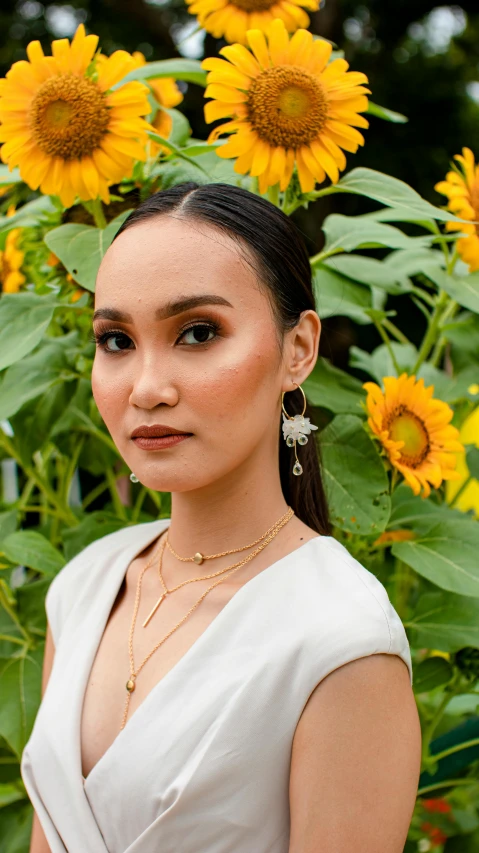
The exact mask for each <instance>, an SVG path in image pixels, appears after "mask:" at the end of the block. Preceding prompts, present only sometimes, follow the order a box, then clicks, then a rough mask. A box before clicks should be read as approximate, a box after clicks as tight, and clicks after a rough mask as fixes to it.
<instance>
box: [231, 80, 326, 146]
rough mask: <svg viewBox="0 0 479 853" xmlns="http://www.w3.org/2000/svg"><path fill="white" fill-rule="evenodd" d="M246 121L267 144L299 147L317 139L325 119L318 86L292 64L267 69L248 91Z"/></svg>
mask: <svg viewBox="0 0 479 853" xmlns="http://www.w3.org/2000/svg"><path fill="white" fill-rule="evenodd" d="M247 107H248V114H249V120H250V122H251V124H252V126H253V128H254V130H255V131H256V133H257V134H258V136H259V137H260V138H261V139H263V140H264V141H265V142H268V143H269V144H270V145H273V146H279V145H282V146H284V147H285V148H298V147H299V146H301V145H309V143H311V142H313V140H314V139H316V138H317V136H318V134H319V133H320V132H321V130H322V129H323V127H324V125H325V122H326V120H327V117H328V101H327V99H326V95H325V92H324V90H323V87H322V86H321V83H320V82H319V81H318V80H316V79H315V78H314V77H313V76H312V75H311V74H309V73H308V72H307V71H305V70H304V69H303V68H299V67H297V66H295V65H288V66H284V65H282V66H278V67H276V68H268V69H266V71H263V72H262V73H261V74H259V75H258V77H256V79H255V80H253V83H252V85H251V87H250V89H249V91H248V101H247Z"/></svg>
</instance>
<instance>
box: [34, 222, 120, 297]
mask: <svg viewBox="0 0 479 853" xmlns="http://www.w3.org/2000/svg"><path fill="white" fill-rule="evenodd" d="M130 213H131V210H124V211H123V212H122V213H120V215H119V216H117V217H116V219H113V220H112V221H111V222H110V223H109V224H108V225H107V227H106V228H93V227H92V226H91V225H77V224H74V223H69V224H68V225H60V227H59V228H54V229H52V231H48V233H47V234H46V235H45V238H44V239H45V243H46V244H47V246H48V248H49V249H50V251H51V252H53V253H54V254H55V255H56V256H57V258H60V260H61V262H62V264H63V266H64V267H66V269H67V270H68V272H69V273H70V275H72V276H73V278H74V279H75V281H77V282H78V284H80V285H81V286H82V287H84V288H85V289H86V290H90V291H91V292H92V293H94V292H95V282H96V276H97V272H98V268H99V266H100V263H101V261H102V259H103V257H104V254H105V252H106V250H107V249H108V247H109V246H110V245H111V242H112V240H113V238H114V236H115V234H116V232H117V231H118V229H119V227H120V225H122V223H123V222H124V221H125V219H126V217H127V216H128V215H129V214H130Z"/></svg>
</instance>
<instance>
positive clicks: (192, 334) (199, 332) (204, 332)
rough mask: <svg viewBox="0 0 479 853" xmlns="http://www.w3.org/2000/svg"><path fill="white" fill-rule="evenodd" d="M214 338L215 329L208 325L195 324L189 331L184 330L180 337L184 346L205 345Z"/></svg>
mask: <svg viewBox="0 0 479 853" xmlns="http://www.w3.org/2000/svg"><path fill="white" fill-rule="evenodd" d="M215 337H216V328H215V327H213V326H212V325H210V324H208V323H195V325H194V326H190V327H189V329H185V330H184V331H183V332H182V333H181V335H180V337H179V340H181V341H182V342H183V343H186V344H193V346H194V345H195V344H206V343H209V341H212V340H213V339H214V338H215Z"/></svg>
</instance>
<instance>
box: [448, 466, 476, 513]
mask: <svg viewBox="0 0 479 853" xmlns="http://www.w3.org/2000/svg"><path fill="white" fill-rule="evenodd" d="M472 479H473V477H472V474H469V476H468V477H467V478H466V479H465V480H464V482H463V484H462V486H461V487H460V489H458V490H457V492H456V494H455V495H454V497H453V499H452V501H451V502H450V504H449V507H450V508H451V509H452V508H453V507H454V506H455V505H456V504H457V502H458V500H459V498H460V497H461V495H462V494H463V493H464V492H465V491H466V489H467V487H468V485H469V483H470V482H471V481H472Z"/></svg>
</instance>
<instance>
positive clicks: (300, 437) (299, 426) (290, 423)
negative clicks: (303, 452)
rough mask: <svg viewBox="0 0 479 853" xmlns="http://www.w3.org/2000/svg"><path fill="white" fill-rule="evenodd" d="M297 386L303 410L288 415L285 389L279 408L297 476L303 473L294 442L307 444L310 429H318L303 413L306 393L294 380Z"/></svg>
mask: <svg viewBox="0 0 479 853" xmlns="http://www.w3.org/2000/svg"><path fill="white" fill-rule="evenodd" d="M294 384H295V385H296V387H297V388H299V390H300V391H301V393H302V395H303V401H304V405H303V411H302V413H301V414H300V415H294V417H293V416H292V415H288V413H287V411H286V410H285V408H284V395H285V394H286V391H283V393H282V395H281V408H282V410H283V438H284V439H285V440H286V444H287V445H288V447H294V455H295V456H296V462H295V463H294V466H293V474H296V476H299V475H300V474H302V473H303V466H302V465H301V464H300V462H299V459H298V454H297V452H296V442H298V444H303V445H304V444H307V443H308V435H309V434H310V432H311V430H313V429H318V427H317V426H314V424H312V423H311V422H310V419H309V418H305V417H304V413H305V411H306V395H305V393H304V391H303V389H302V388H301V385H298V384H297V383H296V382H295V383H294Z"/></svg>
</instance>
